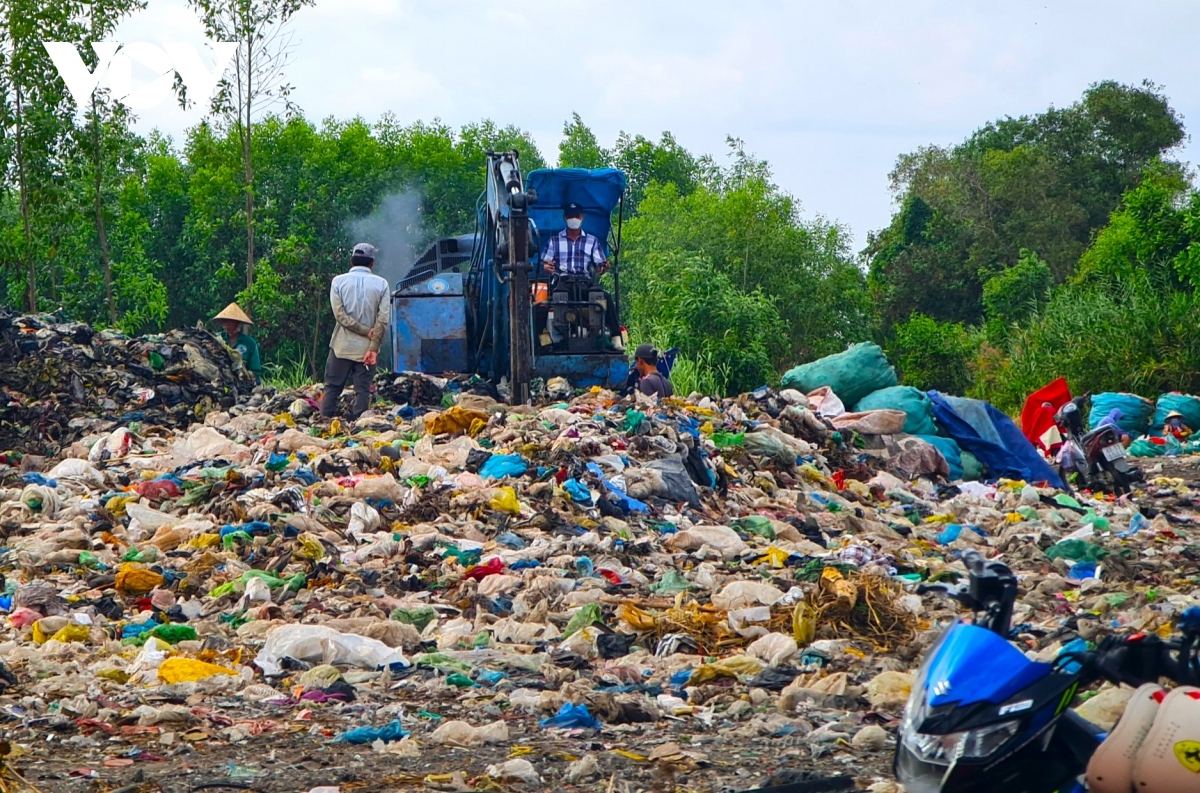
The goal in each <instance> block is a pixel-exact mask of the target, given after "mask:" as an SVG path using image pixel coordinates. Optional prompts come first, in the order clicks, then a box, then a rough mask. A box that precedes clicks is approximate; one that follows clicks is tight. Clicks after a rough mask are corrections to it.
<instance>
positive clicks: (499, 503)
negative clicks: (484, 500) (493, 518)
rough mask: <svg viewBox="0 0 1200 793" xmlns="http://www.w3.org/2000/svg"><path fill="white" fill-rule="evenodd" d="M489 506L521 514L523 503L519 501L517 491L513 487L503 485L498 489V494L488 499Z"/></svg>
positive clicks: (498, 510)
mask: <svg viewBox="0 0 1200 793" xmlns="http://www.w3.org/2000/svg"><path fill="white" fill-rule="evenodd" d="M488 506H489V507H491V508H492V509H494V510H496V511H497V512H509V513H512V514H513V515H517V514H520V512H521V504H520V502H518V501H517V491H515V490H513V489H512V488H511V487H501V488H498V489H497V490H496V495H494V496H492V499H491V500H490V501H488Z"/></svg>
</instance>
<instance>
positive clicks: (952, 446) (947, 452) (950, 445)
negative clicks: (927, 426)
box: [917, 435, 963, 482]
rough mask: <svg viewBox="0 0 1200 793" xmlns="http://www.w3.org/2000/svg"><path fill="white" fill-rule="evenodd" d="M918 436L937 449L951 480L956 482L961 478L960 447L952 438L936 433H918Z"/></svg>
mask: <svg viewBox="0 0 1200 793" xmlns="http://www.w3.org/2000/svg"><path fill="white" fill-rule="evenodd" d="M917 437H918V438H920V439H921V440H923V441H925V442H926V443H928V444H929V445H930V446H932V447H933V448H935V449H937V450H938V452H939V453H940V454H941V455H942V457H944V458H945V460H946V465H947V466H948V467H949V468H950V479H951V481H954V482H957V481H960V480H961V479H962V478H963V459H962V449H960V448H959V446H958V441H956V440H954V439H953V438H942V437H939V436H937V435H918V436H917Z"/></svg>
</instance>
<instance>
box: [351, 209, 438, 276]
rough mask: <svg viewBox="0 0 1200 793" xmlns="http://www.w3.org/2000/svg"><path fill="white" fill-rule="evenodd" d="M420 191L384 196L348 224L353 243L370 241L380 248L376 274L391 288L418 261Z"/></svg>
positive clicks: (422, 232)
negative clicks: (374, 207)
mask: <svg viewBox="0 0 1200 793" xmlns="http://www.w3.org/2000/svg"><path fill="white" fill-rule="evenodd" d="M423 221H424V218H423V213H422V211H421V194H420V193H419V192H418V191H416V190H405V191H404V192H401V193H392V194H391V195H388V196H385V197H384V199H383V200H382V201H381V202H380V203H379V207H378V208H377V209H376V210H375V211H374V212H372V213H371V214H370V215H368V216H367V217H365V218H357V219H355V220H351V221H350V222H349V223H348V224H347V228H348V230H349V232H350V236H351V237H353V242H354V243H356V244H357V243H359V242H369V243H371V244H372V245H374V246H375V247H376V248H378V249H379V253H378V254H376V258H375V274H376V275H381V276H383V277H384V278H386V279H387V281H388V283H389V284H391V285H392V288H393V289H394V288H395V287H396V282H397V281H399V280H400V279H401V278H403V277H404V275H405V274H406V273H407V272H408V270H409V268H411V267H412V265H413V262H415V261H416V260H417V256H419V255H420V253H421V252H420V251H419V250H418V249H417V246H419V245H420V244H421V243H422V242H423V241H424V239H425V236H424V226H423Z"/></svg>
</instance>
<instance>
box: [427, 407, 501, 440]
mask: <svg viewBox="0 0 1200 793" xmlns="http://www.w3.org/2000/svg"><path fill="white" fill-rule="evenodd" d="M477 421H478V422H480V424H479V428H480V429H483V427H485V426H487V422H488V414H486V413H484V412H482V411H479V410H467V409H466V408H461V407H459V406H458V405H455V406H454V407H452V408H448V409H446V410H443V411H442V412H441V413H439V414H437V415H436V416H434V417H433V418H431V419H429V420H428V421H426V422H425V431H426V432H427V433H429V434H430V435H442V434H445V433H450V434H452V435H458V434H459V433H461V432H468V431H469V430H471V429H472V428H473V425H474V424H475V422H477ZM476 431H478V430H476Z"/></svg>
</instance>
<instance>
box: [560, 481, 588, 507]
mask: <svg viewBox="0 0 1200 793" xmlns="http://www.w3.org/2000/svg"><path fill="white" fill-rule="evenodd" d="M562 486H563V490H565V491H567V495H568V496H570V497H571V500H572V501H574V502H575V503H576V504H582V505H583V506H585V507H590V506H591V505H592V491H590V490H588V489H587V486H586V485H584V484H583V483H582V482H580V481H579V480H578V479H568V480H567V481H565V482H563V484H562Z"/></svg>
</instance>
